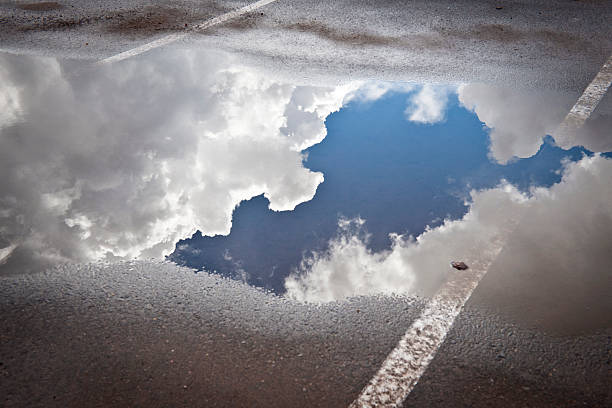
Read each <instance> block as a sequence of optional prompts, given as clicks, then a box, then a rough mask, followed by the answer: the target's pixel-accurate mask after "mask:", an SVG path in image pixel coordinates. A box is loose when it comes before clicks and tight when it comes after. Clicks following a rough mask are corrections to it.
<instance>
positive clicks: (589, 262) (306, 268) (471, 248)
mask: <svg viewBox="0 0 612 408" xmlns="http://www.w3.org/2000/svg"><path fill="white" fill-rule="evenodd" d="M611 177H612V160H610V159H605V158H603V157H601V156H595V157H591V158H589V157H585V158H583V159H582V160H581V161H579V162H575V163H569V164H567V167H566V169H565V172H564V176H563V179H562V181H561V182H560V183H558V184H555V185H553V186H552V187H551V188H550V189H546V188H537V189H534V190H533V191H532V192H531V194H530V195H529V196H526V195H523V194H521V193H520V192H519V191H518V190H517V189H515V188H514V187H512V186H510V185H501V186H499V187H497V188H493V189H489V190H483V191H480V192H472V203H471V204H470V209H469V211H468V213H467V214H466V215H465V216H464V217H463V219H461V220H456V221H450V220H447V221H445V222H444V224H443V225H441V226H439V227H436V228H432V229H429V230H427V231H426V232H425V233H423V234H421V235H420V236H419V237H418V238H417V239H416V240H412V239H410V238H406V237H402V236H395V237H393V238H394V239H393V241H394V243H393V246H392V248H391V249H390V250H389V251H386V252H382V253H372V252H371V251H369V250H368V249H367V248H366V245H365V242H366V241H367V238H366V237H364V236H363V233H360V232H359V230H358V229H357V230H356V229H355V226H353V227H352V229H351V228H349V229H347V228H344V229H341V233H340V235H339V237H337V238H336V239H335V240H333V241H332V242H331V243H330V248H329V250H328V251H327V252H324V253H315V254H313V255H312V256H310V257H307V258H305V260H304V262H303V264H302V266H301V270H300V274H299V275H293V276H290V277H289V278H288V279H287V281H286V287H287V291H288V296H290V297H293V298H296V299H299V300H307V301H329V300H336V299H341V298H343V297H347V296H354V295H365V294H375V293H413V292H424V293H431V291H432V290H433V289H434V288H435V287H436V286H437V285H438V284H439V283H440V282H441V280H442V279H443V278H444V276H445V274H446V273H447V271H449V266H448V263H449V262H450V261H452V260H463V261H465V262H466V263H467V264H468V265H469V264H470V263H472V262H478V261H480V260H482V259H486V258H487V257H488V256H489V254H490V253H491V252H492V251H491V250H492V249H494V247H495V245H498V244H497V243H496V242H503V241H505V240H506V239H507V236H508V234H509V233H510V232H509V231H511V225H512V224H515V223H516V222H517V221H518V220H520V222H519V223H518V227H517V228H516V229H515V230H514V232H512V234H513V235H512V236H513V241H518V242H529V243H530V247H531V251H533V253H534V254H537V253H538V252H539V251H540V249H539V248H541V250H546V249H549V248H552V249H553V250H554V252H555V259H556V261H555V263H556V264H557V265H564V264H568V265H576V262H574V257H575V254H574V251H573V248H577V247H580V248H588V247H589V246H598V247H599V246H601V245H600V243H601V242H609V237H610V236H611V235H612V204H611V203H612V184H611V183H609V182H608V180H609V179H610V178H611ZM534 237H535V238H534ZM498 239H499V240H498ZM597 253H598V254H599V255H598V256H597V257H591V258H588V257H587V258H585V257H582V258H581V262H583V264H580V265H576V266H577V267H579V268H584V269H585V270H588V269H589V268H600V269H601V265H605V264H607V263H608V262H609V260H610V259H609V252H606V251H600V252H597ZM523 255H524V254H522V253H514V254H506V256H505V257H504V259H506V260H509V262H512V265H511V267H510V269H513V270H520V269H521V268H523V269H530V270H534V271H540V270H550V268H549V265H547V264H545V263H544V261H543V260H542V258H538V257H525V256H523ZM538 262H540V263H541V264H538ZM600 269H595V270H600ZM553 272H554V271H553ZM453 273H456V272H453Z"/></svg>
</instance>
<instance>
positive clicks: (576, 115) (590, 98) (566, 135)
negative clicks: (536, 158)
mask: <svg viewBox="0 0 612 408" xmlns="http://www.w3.org/2000/svg"><path fill="white" fill-rule="evenodd" d="M611 84H612V55H610V57H608V60H607V61H606V62H605V63H604V65H603V67H601V69H600V70H599V72H598V73H597V75H595V78H593V81H591V83H590V84H589V86H587V87H586V89H585V90H584V92H583V93H582V95H581V96H580V98H578V100H577V101H576V103H575V104H574V106H573V107H572V109H571V110H570V111H569V113H568V114H567V116H565V119H563V122H561V124H560V125H559V127H558V128H557V130H556V131H555V133H554V134H553V137H554V138H555V140H556V141H557V143H559V144H560V145H562V146H566V145H569V144H574V143H572V142H573V139H574V138H575V136H576V135H575V132H576V130H578V129H579V128H580V127H581V126H582V125H583V124H584V122H585V121H586V120H587V119H588V118H589V116H591V114H592V113H593V111H594V110H595V108H596V107H597V105H598V104H599V102H600V101H601V100H602V99H603V97H604V95H605V94H606V92H607V91H608V88H610V85H611Z"/></svg>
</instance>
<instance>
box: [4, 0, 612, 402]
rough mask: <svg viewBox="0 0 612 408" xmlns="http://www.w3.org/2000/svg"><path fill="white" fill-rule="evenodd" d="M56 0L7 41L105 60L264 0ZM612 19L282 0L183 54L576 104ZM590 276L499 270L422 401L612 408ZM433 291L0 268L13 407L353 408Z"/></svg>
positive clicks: (602, 315) (103, 268)
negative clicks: (564, 97)
mask: <svg viewBox="0 0 612 408" xmlns="http://www.w3.org/2000/svg"><path fill="white" fill-rule="evenodd" d="M37 4H39V5H34V3H28V2H3V3H2V4H0V27H1V29H0V48H1V49H3V50H8V51H11V52H16V53H34V54H42V55H50V56H58V57H62V58H76V59H85V60H90V61H95V60H98V59H100V58H104V57H108V56H111V55H114V54H116V53H118V52H122V51H125V50H128V49H130V48H132V47H135V46H138V45H142V44H144V43H147V42H149V41H151V40H154V39H156V38H160V37H163V36H165V35H167V34H169V33H176V32H183V31H185V30H189V28H190V26H192V25H193V24H196V23H198V22H200V21H202V20H205V19H208V18H211V17H213V16H216V15H219V14H220V13H223V12H226V11H228V10H231V9H233V8H236V7H239V6H242V5H244V4H246V2H238V1H218V2H214V3H213V2H189V1H181V2H173V3H171V4H169V3H166V2H144V1H138V2H125V1H107V2H103V3H102V2H86V1H65V2H60V3H57V4H55V3H52V2H49V3H37ZM610 21H612V5H611V4H610V2H605V1H601V2H599V1H588V2H587V1H555V2H549V1H533V2H519V1H504V2H484V1H483V2H473V1H453V2H451V1H439V2H435V3H432V2H400V1H372V2H367V1H331V2H313V1H283V0H279V1H278V2H275V3H273V4H271V5H268V6H265V7H264V8H262V9H261V11H258V12H255V13H251V14H249V15H245V16H243V17H241V18H239V19H237V20H235V21H232V22H230V23H227V24H225V25H224V26H220V27H216V28H214V29H210V30H207V31H205V32H202V33H194V34H192V35H191V36H190V37H189V38H188V39H186V40H184V41H183V42H182V43H181V44H179V46H184V47H205V48H218V49H222V50H226V51H230V52H232V53H234V54H238V55H240V56H241V58H243V59H244V60H247V61H249V62H250V63H252V64H256V65H260V66H261V67H263V68H264V69H266V70H268V71H269V72H270V73H271V74H274V75H277V76H279V77H291V78H292V79H293V80H294V81H295V80H297V81H300V80H301V81H303V82H307V83H313V82H314V83H322V82H328V81H331V82H334V81H346V80H348V79H363V78H374V79H390V80H407V81H427V82H463V81H469V82H472V81H478V82H488V83H493V84H496V85H511V86H516V87H526V88H530V89H553V90H560V91H563V92H565V93H570V94H573V95H575V96H576V97H577V96H578V95H580V93H581V92H582V90H583V89H584V87H585V86H586V85H587V84H588V83H589V81H590V80H591V79H592V77H593V76H594V75H595V73H596V72H597V71H598V70H599V68H600V66H601V64H602V63H603V61H605V60H606V58H608V56H609V55H610V54H611V53H612V25H610V24H609V22H610ZM185 24H187V26H185ZM611 100H612V99H611V97H610V93H608V95H607V96H606V97H605V98H604V100H603V102H602V105H601V106H600V107H599V108H598V110H597V111H596V112H597V113H601V112H603V113H604V114H607V112H609V111H610V109H609V107H610V101H611ZM570 107H571V106H568V109H569V108H570ZM509 245H518V244H517V243H512V242H511V243H510V244H509ZM593 250H597V251H607V250H609V244H607V243H602V246H601V248H595V249H593ZM501 256H502V257H503V256H504V253H502V255H501ZM553 261H554V259H553V258H551V263H552V264H553V265H554V262H553ZM579 261H580V258H579V257H578V258H577V264H579ZM503 264H505V265H509V264H510V265H511V264H512V263H511V262H504V263H503ZM601 267H602V270H604V271H605V270H606V268H608V266H607V265H602V266H601ZM572 270H573V269H572V268H571V267H568V268H566V269H562V272H563V274H562V275H561V276H562V278H558V277H557V279H556V280H554V279H552V278H551V277H550V276H549V277H546V276H544V277H542V276H540V277H539V278H538V279H535V280H534V276H532V275H529V274H528V273H527V272H522V271H518V273H514V272H516V271H508V270H503V269H501V268H499V267H497V268H496V266H495V265H494V266H493V268H492V269H491V272H490V273H489V275H487V276H486V277H485V278H484V280H483V281H482V284H481V285H480V286H479V288H478V289H477V290H476V292H475V293H474V296H473V298H472V300H471V301H470V302H469V304H468V307H467V309H466V310H465V311H464V312H463V313H462V314H461V315H460V316H459V318H458V320H457V321H456V323H455V325H454V327H453V329H452V330H451V332H450V333H449V334H448V337H447V340H446V342H445V343H444V344H443V345H442V348H441V349H440V350H439V352H438V354H437V356H436V357H435V359H434V360H433V362H432V364H431V365H430V366H429V369H428V370H427V371H426V373H425V375H424V376H423V377H422V378H421V380H420V382H419V384H418V385H417V387H416V388H415V389H414V391H413V392H412V393H411V394H410V396H409V397H408V399H407V400H406V401H405V404H404V405H405V406H407V407H408V406H410V407H425V406H427V407H431V406H439V407H449V406H454V407H460V406H470V407H478V406H504V407H506V406H508V407H514V406H516V407H525V406H532V407H559V406H564V407H565V406H568V407H574V406H576V407H577V406H591V407H610V406H612V391H611V389H612V387H610V384H611V383H612V375H611V374H612V318H611V316H612V314H611V312H610V311H611V310H612V306H611V305H612V301H610V297H609V293H610V289H612V288H610V284H611V279H610V276H609V274H605V273H596V272H600V271H593V273H587V274H586V275H587V279H578V277H577V276H576V275H574V274H572V273H571V272H572ZM581 278H583V277H581ZM579 282H580V284H581V285H583V286H582V288H583V289H582V290H580V291H574V290H572V289H574V288H575V287H576V285H578V284H579ZM584 282H587V283H586V284H585V283H584ZM527 283H528V284H527ZM594 300H596V301H594ZM425 301H426V300H424V299H416V298H401V297H397V298H388V297H374V298H357V299H353V300H350V301H348V302H345V303H332V304H328V305H323V306H312V305H311V306H308V305H300V304H296V303H292V302H290V301H288V300H286V299H282V298H278V297H275V296H272V295H270V294H268V293H265V292H262V291H259V290H256V289H254V288H250V287H247V286H245V285H243V284H240V283H237V282H233V281H227V280H223V279H219V278H217V277H213V276H209V275H206V274H197V275H196V274H193V272H191V271H189V270H186V269H179V268H177V267H175V266H172V265H169V264H154V263H144V262H143V263H125V264H121V265H117V266H108V265H84V266H64V267H60V268H59V269H57V270H55V271H50V272H46V273H40V274H33V275H27V276H11V277H0V308H1V310H0V316H1V318H0V339H1V341H0V378H2V380H1V382H0V396H1V397H0V401H1V403H0V405H2V406H7V407H12V406H15V407H26V406H28V407H30V406H58V407H60V406H61V407H65V406H159V407H162V406H206V407H207V406H224V407H225V406H227V407H231V406H250V407H252V406H266V407H270V406H279V407H287V406H330V407H331V406H334V407H336V406H346V405H348V404H349V403H350V402H351V401H352V400H353V399H354V398H355V397H356V396H357V394H358V393H359V391H360V390H361V388H362V387H363V386H364V385H365V384H366V383H367V381H368V380H369V378H371V376H372V375H373V374H374V373H375V372H376V370H377V369H378V367H379V365H380V363H381V362H382V360H383V359H384V358H385V356H386V355H387V353H388V352H389V351H390V350H391V349H392V348H393V347H394V346H395V344H396V342H397V340H398V339H399V338H400V337H401V335H402V334H403V333H404V331H405V330H406V329H407V328H408V327H409V326H410V323H411V322H412V321H413V320H414V319H415V318H416V316H417V315H418V312H419V311H420V310H421V308H422V307H423V305H424V304H425Z"/></svg>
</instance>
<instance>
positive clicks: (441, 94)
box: [404, 84, 448, 124]
mask: <svg viewBox="0 0 612 408" xmlns="http://www.w3.org/2000/svg"><path fill="white" fill-rule="evenodd" d="M447 103H448V90H447V89H446V88H444V87H442V86H437V87H436V86H433V85H429V84H426V85H423V87H422V88H421V89H420V90H419V91H418V92H417V93H415V94H414V95H412V96H411V97H410V99H409V100H408V107H407V108H406V110H405V111H404V114H405V115H406V118H407V119H408V120H410V121H412V122H417V123H426V124H433V123H437V122H441V121H442V120H444V115H445V112H446V104H447Z"/></svg>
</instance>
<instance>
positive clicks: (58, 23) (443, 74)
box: [0, 0, 612, 97]
mask: <svg viewBox="0 0 612 408" xmlns="http://www.w3.org/2000/svg"><path fill="white" fill-rule="evenodd" d="M246 3H247V2H240V1H218V2H211V1H206V2H194V1H189V0H181V1H178V2H172V3H167V2H164V1H152V2H143V1H141V0H138V1H136V2H126V1H124V0H110V1H105V2H101V3H100V2H87V1H83V0H66V1H62V2H58V3H57V4H58V7H55V8H54V7H52V6H49V5H48V3H45V4H47V5H46V6H40V7H39V8H38V9H37V8H36V7H35V6H32V5H30V4H34V3H22V2H5V3H3V4H2V5H0V24H1V25H2V30H0V48H2V49H5V50H11V51H13V52H20V53H22V52H25V53H37V54H46V55H54V56H60V57H70V58H86V59H100V58H103V57H108V56H110V55H113V54H115V53H118V52H121V51H125V50H127V49H130V48H133V47H135V46H138V45H141V44H143V43H146V42H148V41H151V40H154V39H156V38H159V37H162V36H164V35H166V34H168V33H172V32H176V31H180V30H185V29H189V27H190V26H191V25H193V24H195V23H196V22H198V21H202V20H206V19H208V18H210V17H212V16H217V15H219V14H221V13H223V12H225V11H228V10H231V9H234V8H237V7H240V6H242V5H244V4H246ZM611 20H612V4H611V3H610V2H604V1H555V2H550V1H544V0H538V1H530V2H525V1H519V0H509V1H504V2H503V4H501V5H500V4H498V3H496V2H491V1H474V0H460V1H451V0H443V1H436V2H429V1H421V0H419V1H400V0H394V1H371V0H336V1H331V2H318V1H305V0H301V1H287V0H278V1H276V2H274V3H271V4H269V5H267V6H265V7H263V8H261V9H258V10H257V11H256V12H253V13H250V14H248V15H243V16H242V17H240V18H238V19H235V20H232V21H230V22H228V23H226V24H225V25H223V26H217V27H214V28H212V29H209V30H206V31H204V32H202V33H196V34H193V35H192V36H190V37H189V39H188V40H187V41H186V43H187V46H189V47H194V46H198V47H206V48H211V47H214V48H221V49H224V50H229V51H232V52H235V53H239V54H241V57H242V58H244V59H245V60H250V61H251V62H253V63H257V64H259V65H262V66H266V67H268V68H270V69H271V70H273V71H276V72H278V73H279V74H283V75H286V76H288V77H290V78H292V79H293V80H297V79H303V80H305V81H307V80H312V78H319V80H320V79H321V78H330V77H332V78H335V79H337V80H342V81H345V80H346V79H363V78H375V79H388V80H408V81H421V82H422V81H428V82H431V81H438V82H474V81H484V82H493V83H497V84H511V85H513V86H522V87H525V88H534V87H535V88H538V89H544V88H547V89H556V90H563V91H572V92H574V93H575V94H576V97H577V96H578V95H580V93H581V92H582V90H583V89H584V87H585V86H586V85H587V84H588V83H589V82H590V80H591V79H592V78H593V76H594V75H595V74H596V73H597V72H598V71H599V69H600V67H601V65H602V64H603V62H604V61H605V60H606V59H607V57H608V56H609V55H610V53H612V25H610V24H609V22H610V21H611ZM185 24H187V26H185Z"/></svg>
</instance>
